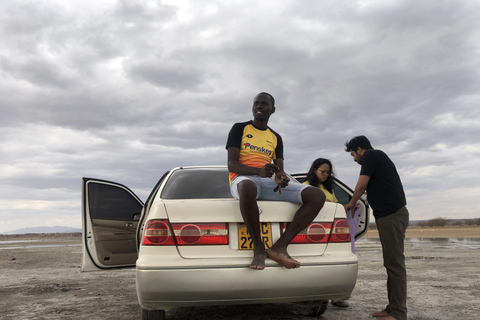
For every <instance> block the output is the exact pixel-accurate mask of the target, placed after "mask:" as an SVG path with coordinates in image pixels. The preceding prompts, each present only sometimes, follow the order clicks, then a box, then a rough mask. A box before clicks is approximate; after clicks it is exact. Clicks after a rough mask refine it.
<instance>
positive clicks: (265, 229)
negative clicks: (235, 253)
mask: <svg viewBox="0 0 480 320" xmlns="http://www.w3.org/2000/svg"><path fill="white" fill-rule="evenodd" d="M260 233H261V234H262V240H263V244H264V245H265V249H269V248H270V247H272V245H273V243H272V226H271V225H270V222H262V223H260ZM238 249H239V250H253V242H252V238H250V234H249V233H248V231H247V226H246V225H245V224H244V223H239V224H238Z"/></svg>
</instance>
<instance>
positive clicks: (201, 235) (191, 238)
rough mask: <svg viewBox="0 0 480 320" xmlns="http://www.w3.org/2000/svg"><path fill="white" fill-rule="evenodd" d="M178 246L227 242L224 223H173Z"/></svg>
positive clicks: (226, 230)
mask: <svg viewBox="0 0 480 320" xmlns="http://www.w3.org/2000/svg"><path fill="white" fill-rule="evenodd" d="M172 228H173V232H174V234H175V238H176V240H177V244H178V245H179V246H186V245H214V244H228V224H226V223H188V224H186V223H173V224H172Z"/></svg>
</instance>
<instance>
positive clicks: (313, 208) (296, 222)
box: [267, 187, 325, 269]
mask: <svg viewBox="0 0 480 320" xmlns="http://www.w3.org/2000/svg"><path fill="white" fill-rule="evenodd" d="M302 200H303V205H302V206H301V207H300V209H298V211H297V212H296V213H295V216H294V217H293V220H292V222H291V223H290V225H289V226H288V228H287V230H285V232H284V233H283V234H282V236H281V237H280V238H279V239H278V240H277V242H275V244H274V245H273V246H272V247H271V248H270V249H268V250H267V257H268V258H270V259H272V260H275V261H276V262H278V263H279V264H281V265H282V266H284V267H285V268H287V269H294V268H300V262H298V261H297V260H295V259H292V257H290V255H289V254H288V252H287V246H288V245H289V244H290V241H292V239H293V238H295V236H296V235H297V234H298V233H299V232H300V231H302V230H303V229H305V228H306V227H307V226H308V225H309V224H310V223H311V222H312V221H313V219H315V217H316V216H317V214H318V212H319V211H320V210H321V209H322V207H323V204H324V203H325V193H323V191H322V190H320V189H318V188H313V187H309V188H305V189H303V191H302Z"/></svg>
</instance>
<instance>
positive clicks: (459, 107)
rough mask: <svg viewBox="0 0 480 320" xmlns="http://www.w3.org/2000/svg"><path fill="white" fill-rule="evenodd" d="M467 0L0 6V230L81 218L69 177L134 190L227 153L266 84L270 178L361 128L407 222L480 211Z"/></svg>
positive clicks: (474, 34) (143, 192)
mask: <svg viewBox="0 0 480 320" xmlns="http://www.w3.org/2000/svg"><path fill="white" fill-rule="evenodd" d="M479 16H480V1H478V0H477V1H441V0H440V1H439V0H424V1H414V0H372V1H370V0H363V1H353V0H343V1H342V0H325V1H309V0H282V1H267V0H265V1H253V0H245V1H236V0H232V1H214V0H208V1H207V0H195V1H193V0H192V1H181V0H168V1H137V0H135V1H133V0H131V1H129V0H125V1H103V0H95V1H93V0H91V1H80V0H78V1H60V0H57V1H53V0H50V1H48V0H46V1H33V0H15V1H0V111H1V117H0V136H1V139H0V150H1V158H0V179H1V180H0V188H1V193H0V233H1V232H8V231H11V230H15V229H19V228H25V227H37V226H69V227H78V228H80V227H81V215H80V214H81V213H80V210H81V202H80V192H81V178H82V177H95V178H101V179H105V180H111V181H116V182H120V183H122V184H125V185H127V186H129V187H130V188H131V189H132V190H133V191H134V192H136V193H137V195H139V197H140V198H141V199H142V200H145V199H146V197H147V196H148V194H149V192H150V190H151V188H152V187H153V186H154V185H155V183H156V182H157V180H158V179H159V178H160V177H161V175H162V174H163V173H164V172H165V171H167V170H169V169H171V168H173V167H177V166H186V165H207V164H215V165H216V164H219V165H222V164H225V163H226V150H225V147H224V146H225V141H226V136H227V134H228V131H229V130H230V128H231V126H232V125H233V123H234V122H239V121H246V120H250V119H251V118H252V116H251V111H250V108H251V103H252V99H253V97H254V96H255V95H256V94H257V93H258V92H260V91H267V92H270V93H271V94H272V95H273V96H274V97H275V98H276V101H277V104H276V106H277V112H276V113H275V114H274V115H273V116H272V118H271V119H270V123H269V124H270V126H271V127H272V128H273V129H275V130H276V131H278V132H279V133H280V134H281V135H282V136H283V139H284V143H285V164H286V171H288V172H290V173H294V172H305V171H306V170H308V167H309V165H310V164H311V162H312V161H313V160H314V159H315V158H317V157H327V158H330V159H331V160H332V161H333V163H334V167H335V170H336V173H337V177H339V178H340V179H341V180H342V181H344V182H345V183H347V184H348V185H349V186H350V187H352V188H353V187H354V185H355V182H356V180H357V178H358V173H359V169H360V166H358V165H357V164H356V163H355V162H353V161H352V158H351V157H350V155H349V154H348V153H346V152H345V151H344V146H343V145H344V142H345V141H347V140H349V139H350V138H352V137H353V136H356V135H360V134H364V135H366V136H368V137H369V138H370V140H371V142H372V145H373V146H374V148H376V149H381V150H384V151H385V152H387V154H389V155H390V157H391V158H392V160H393V161H394V162H395V164H396V166H397V169H398V170H399V173H400V175H401V178H402V181H403V184H404V187H405V190H406V193H407V201H408V208H409V210H410V214H411V219H412V220H420V219H421V220H423V219H431V218H435V217H447V218H452V219H454V218H478V217H480V213H479V212H480V205H479V201H478V199H479V194H480V184H479V181H480V169H479V164H480V142H479V137H480V108H479V105H480V19H479Z"/></svg>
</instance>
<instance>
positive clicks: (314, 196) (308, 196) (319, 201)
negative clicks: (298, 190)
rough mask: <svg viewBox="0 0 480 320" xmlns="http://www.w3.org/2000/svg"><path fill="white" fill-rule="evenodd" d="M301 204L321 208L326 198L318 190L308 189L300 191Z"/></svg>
mask: <svg viewBox="0 0 480 320" xmlns="http://www.w3.org/2000/svg"><path fill="white" fill-rule="evenodd" d="M302 200H303V203H305V204H306V203H312V204H315V205H316V206H319V207H323V204H324V203H325V200H326V196H325V193H324V192H323V191H322V190H320V189H319V188H314V187H308V188H305V189H303V190H302Z"/></svg>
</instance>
